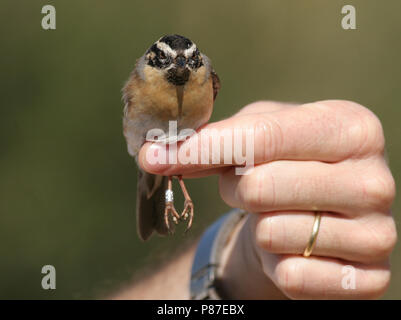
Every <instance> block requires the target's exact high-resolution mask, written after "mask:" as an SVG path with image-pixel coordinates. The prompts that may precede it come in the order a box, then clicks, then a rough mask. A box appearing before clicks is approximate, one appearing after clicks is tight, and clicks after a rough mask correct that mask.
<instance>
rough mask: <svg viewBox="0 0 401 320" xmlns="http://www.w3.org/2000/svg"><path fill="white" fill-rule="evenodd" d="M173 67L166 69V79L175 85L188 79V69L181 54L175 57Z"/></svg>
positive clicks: (182, 83)
mask: <svg viewBox="0 0 401 320" xmlns="http://www.w3.org/2000/svg"><path fill="white" fill-rule="evenodd" d="M174 63H175V67H174V68H171V69H169V70H168V73H167V80H168V81H169V82H170V83H172V84H174V85H176V86H183V85H184V84H185V83H186V82H187V81H188V79H189V75H190V71H189V69H188V68H187V60H186V58H185V57H183V56H178V57H177V58H175V61H174Z"/></svg>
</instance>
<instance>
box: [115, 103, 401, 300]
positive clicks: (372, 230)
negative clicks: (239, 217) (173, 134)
mask: <svg viewBox="0 0 401 320" xmlns="http://www.w3.org/2000/svg"><path fill="white" fill-rule="evenodd" d="M206 127H207V128H216V129H218V130H223V129H225V128H238V127H241V128H253V129H254V130H255V168H254V169H253V170H252V171H251V172H250V174H248V175H236V174H235V168H234V165H235V163H234V165H223V164H219V165H215V164H206V165H202V164H197V165H181V164H175V165H161V164H150V163H148V162H147V161H146V152H147V150H148V148H150V147H151V144H150V143H147V144H145V145H144V146H143V147H142V149H141V151H140V154H139V162H140V165H141V167H142V168H143V169H144V170H146V171H148V172H150V173H154V174H161V175H168V176H170V175H182V176H183V178H190V177H196V178H197V177H203V176H208V175H212V174H217V175H219V176H220V180H219V187H220V195H221V197H222V199H223V200H224V201H225V202H226V203H227V204H228V205H230V206H232V207H238V208H243V209H245V210H247V211H249V212H252V213H251V214H249V215H248V216H247V218H246V219H245V220H244V221H243V222H242V223H241V224H239V225H238V226H237V228H236V230H235V232H234V235H235V236H234V237H233V238H232V240H231V241H230V243H229V244H228V245H227V247H226V248H225V251H224V254H223V263H222V266H221V268H220V270H219V274H220V279H221V283H222V287H223V290H224V292H226V298H232V299H280V298H291V299H322V298H324V299H373V298H378V297H380V296H382V295H383V293H384V292H385V291H386V289H387V287H388V285H389V282H390V275H391V272H390V264H389V257H390V253H391V252H392V250H393V248H394V246H395V243H396V240H397V232H396V228H395V223H394V220H393V217H392V215H391V212H390V207H391V204H392V202H393V200H394V197H395V183H394V179H393V177H392V174H391V172H390V170H389V167H388V165H387V162H386V159H385V155H384V147H385V141H384V135H383V129H382V126H381V123H380V121H379V120H378V118H377V117H376V116H375V115H374V114H373V113H372V112H371V111H369V110H368V109H367V108H365V107H363V106H361V105H359V104H357V103H353V102H349V101H340V100H330V101H319V102H315V103H309V104H304V105H296V104H286V103H278V102H257V103H253V104H250V105H248V106H246V107H244V108H243V109H242V110H240V111H239V112H238V113H237V114H235V115H234V116H232V117H231V118H228V119H225V120H222V121H219V122H216V123H211V124H208V125H207V126H206ZM191 139H193V137H191V138H190V139H189V140H187V141H186V142H184V144H186V143H191V141H190V140H191ZM180 147H181V148H182V147H183V145H181V146H180ZM153 148H154V146H153ZM222 162H223V161H221V163H222ZM194 200H195V202H196V199H194ZM316 210H319V211H322V212H323V214H322V219H321V224H320V230H319V234H318V237H317V241H316V244H315V247H314V249H313V252H312V255H311V257H309V258H305V257H303V256H302V253H303V251H304V249H305V247H306V244H307V243H308V240H309V237H310V234H311V230H312V225H313V221H314V212H315V211H316ZM196 219H201V213H195V221H196ZM194 250H195V245H194V246H192V247H191V248H189V249H186V250H185V252H183V254H182V255H181V256H179V257H177V258H176V259H174V260H171V261H170V262H169V263H168V264H167V265H165V266H164V267H162V268H161V269H160V270H159V271H157V272H155V274H154V276H153V277H151V278H147V279H145V280H143V281H142V282H141V283H139V284H136V285H134V286H133V287H131V288H129V289H127V290H126V291H124V292H122V293H120V294H119V295H118V296H117V298H133V299H141V298H146V299H158V298H161V299H187V298H188V297H189V292H188V284H189V277H190V274H189V273H190V267H191V263H192V258H193V254H194ZM344 266H352V267H354V270H355V279H356V282H355V285H356V286H355V289H344V288H343V286H342V279H343V277H344V273H343V267H344ZM177 274H179V275H180V276H177ZM157 279H159V280H157ZM161 279H175V281H174V286H173V287H174V290H172V289H171V288H172V286H170V285H166V284H165V282H163V281H162V280H161ZM159 283H163V285H161V284H159Z"/></svg>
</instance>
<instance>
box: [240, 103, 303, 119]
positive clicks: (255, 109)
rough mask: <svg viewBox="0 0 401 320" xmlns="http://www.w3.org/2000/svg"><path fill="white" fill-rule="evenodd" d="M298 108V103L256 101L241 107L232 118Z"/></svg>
mask: <svg viewBox="0 0 401 320" xmlns="http://www.w3.org/2000/svg"><path fill="white" fill-rule="evenodd" d="M296 106H299V103H284V102H277V101H257V102H254V103H251V104H249V105H247V106H245V107H243V108H242V109H241V110H240V111H238V112H237V113H236V114H234V115H233V117H237V116H243V115H249V114H260V113H267V112H269V113H272V112H276V111H280V110H283V109H286V108H293V107H296Z"/></svg>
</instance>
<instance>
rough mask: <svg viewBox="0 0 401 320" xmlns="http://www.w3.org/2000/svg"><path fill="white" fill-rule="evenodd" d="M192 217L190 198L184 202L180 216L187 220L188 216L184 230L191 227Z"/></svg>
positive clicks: (192, 208) (192, 205)
mask: <svg viewBox="0 0 401 320" xmlns="http://www.w3.org/2000/svg"><path fill="white" fill-rule="evenodd" d="M193 217H194V204H193V202H192V200H190V199H187V200H185V202H184V210H183V211H182V213H181V218H183V219H184V220H187V219H188V218H189V220H188V224H187V228H186V229H185V232H187V231H188V230H189V229H190V228H191V226H192V219H193Z"/></svg>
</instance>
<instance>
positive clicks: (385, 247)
mask: <svg viewBox="0 0 401 320" xmlns="http://www.w3.org/2000/svg"><path fill="white" fill-rule="evenodd" d="M363 240H364V241H365V243H366V249H367V252H368V255H369V256H370V257H371V260H376V261H382V260H383V259H386V258H388V257H389V256H390V254H391V252H392V251H393V249H394V247H395V245H396V243H397V230H396V226H395V222H394V219H393V218H392V217H390V216H388V217H386V218H385V219H383V222H381V223H379V222H377V221H375V223H374V224H371V225H370V226H368V228H367V234H366V235H365V239H363Z"/></svg>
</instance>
